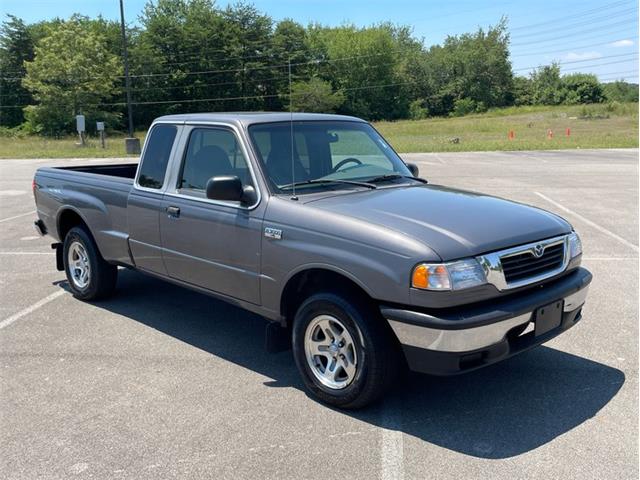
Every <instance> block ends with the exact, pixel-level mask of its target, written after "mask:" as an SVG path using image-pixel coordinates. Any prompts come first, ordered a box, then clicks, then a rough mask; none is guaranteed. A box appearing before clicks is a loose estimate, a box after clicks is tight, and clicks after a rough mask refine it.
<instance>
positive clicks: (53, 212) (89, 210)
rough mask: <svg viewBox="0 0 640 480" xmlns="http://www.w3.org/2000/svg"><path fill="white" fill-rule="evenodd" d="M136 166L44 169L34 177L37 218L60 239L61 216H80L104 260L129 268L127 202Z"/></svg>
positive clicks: (39, 170)
mask: <svg viewBox="0 0 640 480" xmlns="http://www.w3.org/2000/svg"><path fill="white" fill-rule="evenodd" d="M137 168H138V164H137V163H123V164H111V165H80V166H71V167H42V168H39V169H38V171H37V172H36V175H35V183H36V185H35V186H36V188H35V189H34V195H35V197H36V205H37V211H38V218H39V219H40V220H42V221H43V222H44V225H45V227H46V229H47V231H48V232H49V233H50V234H51V235H52V236H53V237H54V238H56V239H58V240H62V238H59V228H60V224H61V222H63V223H64V219H63V220H61V218H62V217H61V212H66V214H68V213H70V212H71V213H73V212H75V214H77V215H80V216H81V218H82V221H83V222H84V223H85V224H87V226H88V227H89V229H90V231H91V233H92V235H93V236H94V239H95V241H96V243H97V244H98V247H99V248H100V251H101V253H102V255H103V257H104V258H105V259H107V260H109V261H113V262H117V263H120V264H127V263H128V262H129V260H130V257H129V253H128V252H129V250H128V244H127V238H128V217H127V200H128V198H129V193H130V192H131V189H132V188H133V181H134V178H135V176H136V170H137Z"/></svg>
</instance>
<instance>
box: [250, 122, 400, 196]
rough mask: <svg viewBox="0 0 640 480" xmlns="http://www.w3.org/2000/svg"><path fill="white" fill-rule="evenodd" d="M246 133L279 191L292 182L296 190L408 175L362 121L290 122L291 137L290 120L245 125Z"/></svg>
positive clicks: (274, 186)
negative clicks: (247, 130) (247, 129)
mask: <svg viewBox="0 0 640 480" xmlns="http://www.w3.org/2000/svg"><path fill="white" fill-rule="evenodd" d="M249 136H250V137H251V141H252V142H253V145H254V147H255V150H256V152H257V154H258V157H259V160H260V162H261V163H262V166H263V168H264V171H265V172H266V175H267V177H268V178H269V180H270V182H271V184H272V187H273V188H274V189H275V190H276V191H279V192H284V191H287V192H288V191H289V190H290V189H291V188H292V186H293V183H294V182H295V184H296V187H295V188H296V190H297V191H299V192H300V193H304V191H308V190H312V189H313V190H315V189H323V188H354V187H356V188H357V184H356V183H349V182H345V180H349V181H354V182H356V181H362V182H366V180H367V179H372V178H376V177H380V176H382V175H394V174H395V175H401V176H410V175H411V173H410V171H409V169H408V168H407V167H406V165H405V164H404V162H403V161H402V160H401V159H400V157H398V155H396V153H395V152H394V151H393V150H392V149H391V147H390V146H389V145H388V144H387V142H386V141H385V140H384V139H383V138H382V137H381V136H380V135H379V134H378V132H376V131H375V130H374V129H373V127H371V126H370V125H369V124H366V123H360V122H349V121H342V122H341V121H316V122H312V121H304V122H300V121H298V122H293V142H292V139H291V123H290V122H278V123H261V124H256V125H252V126H251V127H249ZM292 143H293V156H292V155H291V145H292ZM294 173H295V175H294ZM332 180H337V181H336V182H332Z"/></svg>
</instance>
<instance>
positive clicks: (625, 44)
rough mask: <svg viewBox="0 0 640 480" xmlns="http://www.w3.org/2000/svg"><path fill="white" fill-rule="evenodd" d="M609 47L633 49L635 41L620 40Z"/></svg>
mask: <svg viewBox="0 0 640 480" xmlns="http://www.w3.org/2000/svg"><path fill="white" fill-rule="evenodd" d="M609 45H610V46H612V47H631V46H632V45H633V40H618V41H616V42H613V43H610V44H609Z"/></svg>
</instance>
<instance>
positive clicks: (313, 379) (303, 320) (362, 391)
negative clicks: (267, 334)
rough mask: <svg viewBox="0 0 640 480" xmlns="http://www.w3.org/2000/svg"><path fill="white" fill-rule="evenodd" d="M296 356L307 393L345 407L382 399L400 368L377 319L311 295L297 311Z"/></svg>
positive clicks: (365, 309) (351, 304) (355, 304)
mask: <svg viewBox="0 0 640 480" xmlns="http://www.w3.org/2000/svg"><path fill="white" fill-rule="evenodd" d="M293 354H294V358H295V361H296V365H297V367H298V370H299V371H300V374H301V375H302V378H303V380H304V383H305V385H306V387H307V389H308V390H309V391H310V392H311V393H312V394H313V395H314V396H315V397H317V398H319V399H320V400H321V401H323V402H326V403H328V404H331V405H334V406H337V407H342V408H360V407H364V406H366V405H368V404H370V403H372V402H374V401H375V400H377V399H378V398H380V397H381V396H382V395H383V394H384V392H385V391H386V390H387V389H388V388H389V387H390V385H391V384H392V382H393V380H394V379H395V378H396V377H397V375H396V373H397V371H398V368H399V362H398V351H397V348H396V345H395V343H394V337H393V333H392V332H391V330H390V329H389V328H388V327H387V325H386V324H385V323H384V320H383V319H382V318H380V316H379V314H376V312H375V311H374V309H373V308H371V307H370V306H369V305H368V304H367V303H366V302H364V301H350V300H346V299H345V298H342V297H340V296H338V295H335V294H332V293H319V294H316V295H313V296H311V297H310V298H308V299H307V300H306V301H305V302H304V303H303V304H302V305H301V306H300V308H299V309H298V312H297V313H296V316H295V320H294V325H293Z"/></svg>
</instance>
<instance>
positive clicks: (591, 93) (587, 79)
mask: <svg viewBox="0 0 640 480" xmlns="http://www.w3.org/2000/svg"><path fill="white" fill-rule="evenodd" d="M562 89H563V90H564V92H563V93H564V99H563V102H564V103H566V104H577V103H599V102H601V101H602V100H603V99H604V95H603V92H602V85H600V82H599V81H598V77H596V76H595V75H593V74H590V73H572V74H570V75H565V76H563V77H562Z"/></svg>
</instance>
